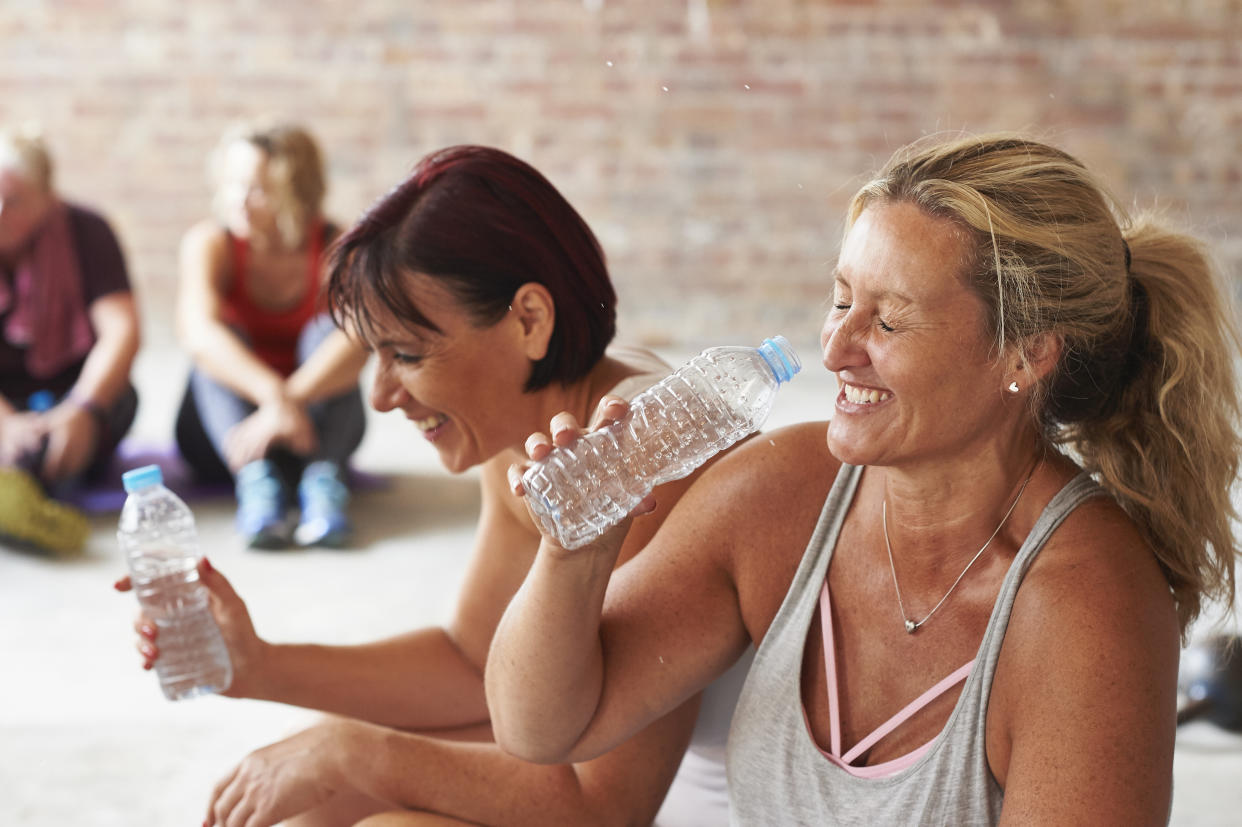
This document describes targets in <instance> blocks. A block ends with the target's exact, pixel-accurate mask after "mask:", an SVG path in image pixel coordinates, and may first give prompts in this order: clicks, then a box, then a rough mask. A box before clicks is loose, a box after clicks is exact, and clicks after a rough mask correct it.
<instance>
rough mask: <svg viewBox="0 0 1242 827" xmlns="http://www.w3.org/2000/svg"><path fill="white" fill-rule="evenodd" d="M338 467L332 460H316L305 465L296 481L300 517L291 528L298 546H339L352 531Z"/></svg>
mask: <svg viewBox="0 0 1242 827" xmlns="http://www.w3.org/2000/svg"><path fill="white" fill-rule="evenodd" d="M343 476H344V475H343V474H342V472H341V467H340V466H339V465H337V464H336V463H335V462H329V461H328V460H319V461H317V462H312V463H311V464H310V465H308V466H306V470H305V471H303V472H302V481H301V483H299V484H298V500H299V501H300V503H301V505H302V519H301V522H300V523H299V524H298V527H297V528H296V529H294V531H293V539H294V541H295V542H296V543H297V544H298V545H300V546H328V547H330V548H341V547H342V546H344V545H345V544H346V543H348V542H349V538H350V535H351V534H352V533H353V526H351V525H350V522H349V516H348V514H347V513H346V511H347V509H348V508H349V487H348V486H347V485H345V481H344V479H343Z"/></svg>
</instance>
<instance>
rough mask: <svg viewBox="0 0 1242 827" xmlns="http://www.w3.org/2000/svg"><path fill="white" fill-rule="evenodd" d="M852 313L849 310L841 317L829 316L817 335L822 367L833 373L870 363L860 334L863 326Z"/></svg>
mask: <svg viewBox="0 0 1242 827" xmlns="http://www.w3.org/2000/svg"><path fill="white" fill-rule="evenodd" d="M852 313H853V311H852V310H851V311H846V313H845V315H843V316H838V315H835V314H829V316H828V319H827V320H825V321H824V328H823V330H822V331H820V334H819V346H820V349H821V350H822V351H823V361H824V367H825V368H827V369H828V370H830V371H832V372H833V373H836V372H837V371H840V370H845V369H846V368H857V367H863V366H865V365H867V364H870V362H871V358H870V356H868V355H867V348H866V346H865V343H864V342H863V341H862V338H863V337H862V335H861V332H860V331H861V329H862V328H863V327H864V325H863V324H860V323H858V322H857V321H856V320H855V319H854V318H853V316H852Z"/></svg>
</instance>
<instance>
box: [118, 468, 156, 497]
mask: <svg viewBox="0 0 1242 827" xmlns="http://www.w3.org/2000/svg"><path fill="white" fill-rule="evenodd" d="M163 482H164V472H163V471H162V470H161V469H160V467H159V466H158V465H144V466H142V467H141V468H135V469H133V470H132V471H126V472H125V473H124V474H122V475H121V483H122V484H123V485H124V486H125V493H127V494H132V493H134V492H135V491H141V490H142V489H144V488H150V487H151V486H152V485H160V484H162V483H163Z"/></svg>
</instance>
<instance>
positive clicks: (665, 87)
mask: <svg viewBox="0 0 1242 827" xmlns="http://www.w3.org/2000/svg"><path fill="white" fill-rule="evenodd" d="M660 88H661V89H663V90H664V91H665V92H667V91H668V87H667V86H661V87H660Z"/></svg>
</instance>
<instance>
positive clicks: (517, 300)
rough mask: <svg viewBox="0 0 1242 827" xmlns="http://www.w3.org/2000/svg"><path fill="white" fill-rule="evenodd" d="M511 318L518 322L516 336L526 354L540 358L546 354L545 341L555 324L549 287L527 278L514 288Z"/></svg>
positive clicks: (536, 358)
mask: <svg viewBox="0 0 1242 827" xmlns="http://www.w3.org/2000/svg"><path fill="white" fill-rule="evenodd" d="M510 307H511V308H512V313H513V318H514V319H515V321H516V323H517V324H518V330H519V334H518V335H519V336H520V337H521V339H522V347H523V350H524V351H525V353H526V357H527V358H528V359H530V360H531V361H535V362H537V361H539V360H540V359H542V358H543V357H544V356H547V355H548V342H549V341H551V339H552V331H553V329H554V328H555V327H556V303H555V302H554V301H553V300H552V294H551V293H549V292H548V288H546V287H544V286H543V285H542V284H540V283H538V282H535V281H528V282H526V283H525V284H523V285H522V286H521V287H519V288H518V289H517V292H516V293H514V294H513V301H512V302H511V303H510Z"/></svg>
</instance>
